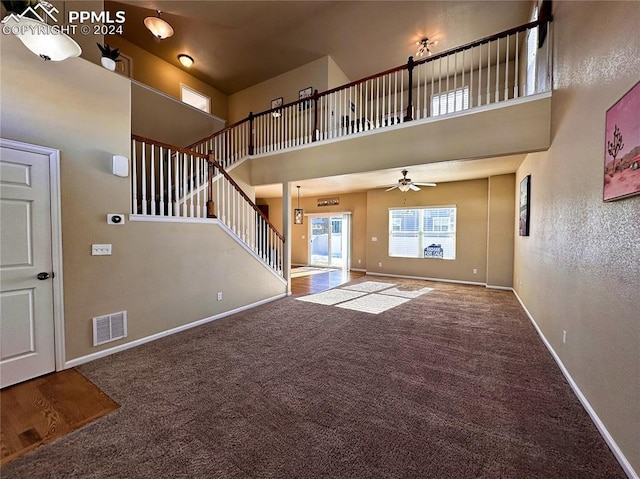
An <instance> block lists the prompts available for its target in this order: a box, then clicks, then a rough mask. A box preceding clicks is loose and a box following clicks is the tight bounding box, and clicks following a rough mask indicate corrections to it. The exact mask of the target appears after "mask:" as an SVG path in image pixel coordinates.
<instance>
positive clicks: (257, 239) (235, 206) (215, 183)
mask: <svg viewBox="0 0 640 479" xmlns="http://www.w3.org/2000/svg"><path fill="white" fill-rule="evenodd" d="M209 164H210V175H209V178H210V183H211V187H210V189H209V191H211V192H214V191H215V192H214V193H213V195H212V198H215V199H214V200H213V211H214V212H215V216H216V217H218V218H219V219H220V220H221V221H222V222H223V223H224V224H225V225H226V226H227V227H228V228H229V229H231V230H232V231H233V232H234V233H235V234H236V236H238V237H239V238H240V239H242V241H243V242H244V243H245V244H246V245H247V246H248V247H249V248H251V249H252V250H253V251H254V253H256V254H257V255H258V256H259V257H261V258H262V260H263V261H265V262H266V263H267V264H268V265H269V266H271V267H272V268H273V269H274V270H275V271H276V272H278V274H280V275H282V274H283V264H282V259H283V256H282V255H283V247H284V243H285V237H284V236H283V235H282V234H281V233H280V232H279V231H278V230H277V229H276V227H275V226H274V225H273V224H272V223H271V222H270V221H269V218H267V217H266V216H265V215H264V213H263V212H262V211H261V210H260V208H258V206H257V205H256V204H255V203H254V202H253V200H251V198H249V197H248V196H247V194H246V193H245V192H244V191H243V190H242V188H240V186H239V185H238V184H237V183H236V182H235V180H234V179H233V178H232V177H231V176H230V175H229V173H227V171H226V170H225V169H224V168H223V167H222V165H221V164H220V163H219V162H218V161H217V160H216V159H215V156H214V155H213V154H212V153H211V154H209Z"/></svg>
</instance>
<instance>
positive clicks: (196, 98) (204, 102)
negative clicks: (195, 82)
mask: <svg viewBox="0 0 640 479" xmlns="http://www.w3.org/2000/svg"><path fill="white" fill-rule="evenodd" d="M180 87H181V88H180V91H181V97H180V99H181V100H182V101H183V102H185V103H186V104H188V105H191V106H193V107H196V108H197V109H199V110H202V111H206V112H207V113H211V98H209V97H208V96H205V95H203V94H202V93H200V92H197V91H195V90H193V89H192V88H189V87H188V86H186V85H180Z"/></svg>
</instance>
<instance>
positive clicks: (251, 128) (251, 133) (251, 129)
mask: <svg viewBox="0 0 640 479" xmlns="http://www.w3.org/2000/svg"><path fill="white" fill-rule="evenodd" d="M249 154H250V155H253V112H252V111H250V112H249Z"/></svg>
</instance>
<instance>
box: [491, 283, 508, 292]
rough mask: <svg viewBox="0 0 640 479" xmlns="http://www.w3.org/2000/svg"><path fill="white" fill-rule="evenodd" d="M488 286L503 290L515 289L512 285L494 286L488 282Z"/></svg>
mask: <svg viewBox="0 0 640 479" xmlns="http://www.w3.org/2000/svg"><path fill="white" fill-rule="evenodd" d="M485 286H486V287H487V289H499V290H502V291H513V288H512V287H511V286H494V285H492V284H487V285H485Z"/></svg>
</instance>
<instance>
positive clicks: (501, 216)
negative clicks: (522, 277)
mask: <svg viewBox="0 0 640 479" xmlns="http://www.w3.org/2000/svg"><path fill="white" fill-rule="evenodd" d="M515 185H516V182H515V175H500V176H491V177H490V178H489V225H488V232H489V233H490V234H488V235H487V285H489V286H500V287H507V288H511V287H512V286H513V236H514V223H513V218H514V215H515V210H516V208H515V203H514V197H515V196H516V195H515V191H516V190H515V188H516V186H515Z"/></svg>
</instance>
